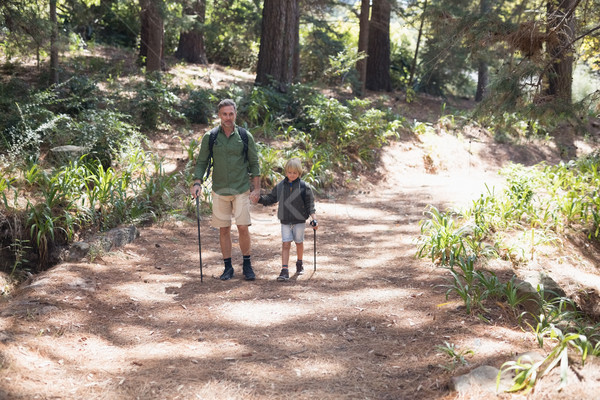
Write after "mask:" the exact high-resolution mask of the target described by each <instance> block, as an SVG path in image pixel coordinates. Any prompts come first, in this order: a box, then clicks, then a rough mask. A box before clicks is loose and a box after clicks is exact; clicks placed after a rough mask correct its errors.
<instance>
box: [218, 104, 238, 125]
mask: <svg viewBox="0 0 600 400" xmlns="http://www.w3.org/2000/svg"><path fill="white" fill-rule="evenodd" d="M219 118H220V119H221V126H222V127H223V128H231V129H233V128H234V127H235V108H234V107H233V106H224V107H221V109H220V110H219Z"/></svg>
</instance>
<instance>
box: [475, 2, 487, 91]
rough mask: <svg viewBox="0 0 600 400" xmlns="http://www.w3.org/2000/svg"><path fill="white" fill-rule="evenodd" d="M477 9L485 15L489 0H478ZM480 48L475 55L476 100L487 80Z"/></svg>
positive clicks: (484, 87) (482, 51)
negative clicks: (476, 55)
mask: <svg viewBox="0 0 600 400" xmlns="http://www.w3.org/2000/svg"><path fill="white" fill-rule="evenodd" d="M479 11H480V13H481V17H482V18H483V17H485V16H486V15H487V14H488V13H489V12H490V0H479ZM480 50H481V51H480V52H479V53H478V57H477V89H476V90H475V101H477V102H480V101H482V100H483V97H484V96H485V91H486V88H487V85H488V81H489V71H488V69H489V68H488V62H487V60H486V59H485V55H484V49H480Z"/></svg>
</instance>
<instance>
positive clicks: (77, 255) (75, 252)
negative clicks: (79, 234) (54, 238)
mask: <svg viewBox="0 0 600 400" xmlns="http://www.w3.org/2000/svg"><path fill="white" fill-rule="evenodd" d="M90 248H91V246H90V245H89V244H88V243H86V242H75V243H73V244H71V246H70V247H69V251H68V253H67V256H66V260H67V261H79V260H81V259H82V258H85V257H87V255H88V254H89V252H90Z"/></svg>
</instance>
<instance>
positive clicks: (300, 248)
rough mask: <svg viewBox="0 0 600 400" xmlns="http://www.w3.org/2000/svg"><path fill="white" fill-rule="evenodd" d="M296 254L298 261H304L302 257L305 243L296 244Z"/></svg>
mask: <svg viewBox="0 0 600 400" xmlns="http://www.w3.org/2000/svg"><path fill="white" fill-rule="evenodd" d="M296 254H297V257H298V258H297V259H298V261H300V260H302V257H303V256H304V242H302V243H296Z"/></svg>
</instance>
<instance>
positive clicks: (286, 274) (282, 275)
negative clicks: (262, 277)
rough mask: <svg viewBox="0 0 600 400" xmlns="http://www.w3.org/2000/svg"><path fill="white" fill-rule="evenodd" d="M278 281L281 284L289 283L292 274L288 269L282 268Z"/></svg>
mask: <svg viewBox="0 0 600 400" xmlns="http://www.w3.org/2000/svg"><path fill="white" fill-rule="evenodd" d="M277 280H278V281H279V282H283V281H288V280H290V273H289V272H288V269H287V268H282V269H281V273H280V274H279V276H278V277H277Z"/></svg>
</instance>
